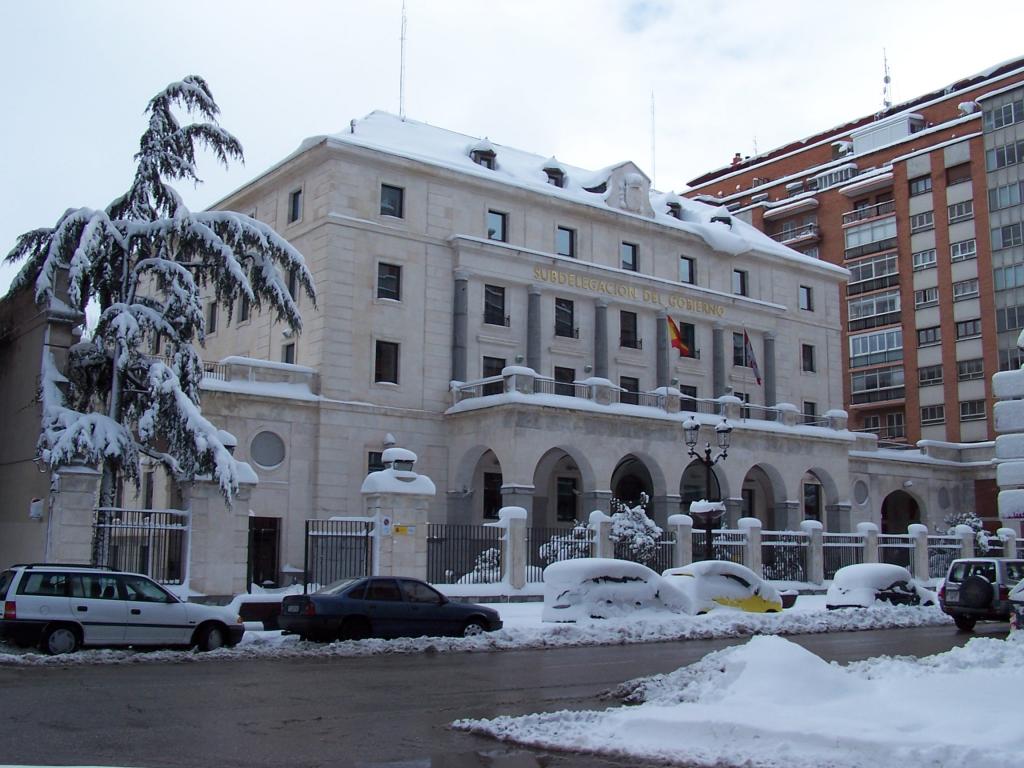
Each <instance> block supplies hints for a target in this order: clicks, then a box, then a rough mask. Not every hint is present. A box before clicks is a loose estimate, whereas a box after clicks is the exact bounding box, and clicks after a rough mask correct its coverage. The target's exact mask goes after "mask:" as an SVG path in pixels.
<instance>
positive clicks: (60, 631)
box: [39, 624, 80, 656]
mask: <svg viewBox="0 0 1024 768" xmlns="http://www.w3.org/2000/svg"><path fill="white" fill-rule="evenodd" d="M39 645H40V648H42V650H43V651H45V652H46V653H48V654H50V655H51V656H59V655H60V654H62V653H74V652H75V651H77V650H78V647H79V645H80V642H79V640H78V632H76V631H75V630H74V628H72V627H69V626H67V625H66V624H57V625H55V626H52V627H47V628H46V631H45V632H43V637H42V639H41V640H40V643H39Z"/></svg>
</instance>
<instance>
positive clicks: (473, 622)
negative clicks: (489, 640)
mask: <svg viewBox="0 0 1024 768" xmlns="http://www.w3.org/2000/svg"><path fill="white" fill-rule="evenodd" d="M486 631H487V627H485V626H484V623H483V622H482V621H481V620H480V619H470V620H469V621H467V622H466V625H465V626H464V627H463V628H462V636H463V637H476V636H477V635H482V634H483V633H484V632H486Z"/></svg>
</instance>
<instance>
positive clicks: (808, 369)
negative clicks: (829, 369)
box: [800, 344, 814, 373]
mask: <svg viewBox="0 0 1024 768" xmlns="http://www.w3.org/2000/svg"><path fill="white" fill-rule="evenodd" d="M800 370H802V371H803V372H804V373H814V345H813V344H801V345H800Z"/></svg>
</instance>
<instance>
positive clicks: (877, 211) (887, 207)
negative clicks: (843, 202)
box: [843, 200, 896, 225]
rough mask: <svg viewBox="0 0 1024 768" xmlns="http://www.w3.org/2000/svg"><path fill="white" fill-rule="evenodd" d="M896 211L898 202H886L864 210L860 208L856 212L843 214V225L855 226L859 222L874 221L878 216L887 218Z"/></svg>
mask: <svg viewBox="0 0 1024 768" xmlns="http://www.w3.org/2000/svg"><path fill="white" fill-rule="evenodd" d="M895 211H896V202H895V201H893V200H886V201H885V202H883V203H876V204H875V205H869V206H866V207H864V208H858V209H857V210H855V211H850V212H849V213H844V214H843V224H844V225H846V224H853V223H854V222H857V221H864V220H865V219H874V218H877V217H878V216H885V215H886V214H888V213H894V212H895Z"/></svg>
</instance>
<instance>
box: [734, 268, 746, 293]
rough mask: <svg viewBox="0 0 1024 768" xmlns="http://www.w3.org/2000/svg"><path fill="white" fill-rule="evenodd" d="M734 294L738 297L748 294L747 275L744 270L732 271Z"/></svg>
mask: <svg viewBox="0 0 1024 768" xmlns="http://www.w3.org/2000/svg"><path fill="white" fill-rule="evenodd" d="M732 292H733V293H734V294H735V295H737V296H746V295H748V294H747V273H746V272H745V271H744V270H742V269H734V270H733V271H732Z"/></svg>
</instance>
